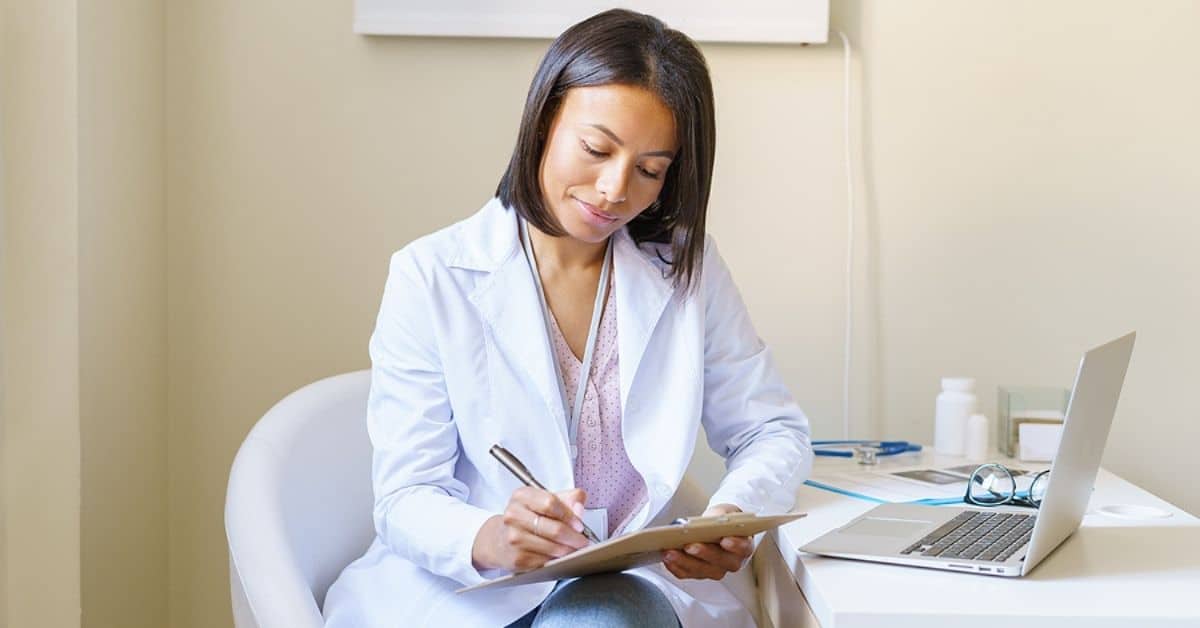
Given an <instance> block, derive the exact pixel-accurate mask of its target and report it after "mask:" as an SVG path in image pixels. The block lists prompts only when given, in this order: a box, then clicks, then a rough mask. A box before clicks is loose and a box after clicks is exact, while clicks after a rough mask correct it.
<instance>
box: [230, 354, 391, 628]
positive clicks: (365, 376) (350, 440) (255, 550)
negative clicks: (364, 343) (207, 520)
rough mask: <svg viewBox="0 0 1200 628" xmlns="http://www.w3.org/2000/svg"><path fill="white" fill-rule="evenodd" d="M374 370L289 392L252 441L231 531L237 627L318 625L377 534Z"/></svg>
mask: <svg viewBox="0 0 1200 628" xmlns="http://www.w3.org/2000/svg"><path fill="white" fill-rule="evenodd" d="M369 389H370V371H357V372H354V373H346V374H344V375H338V376H335V377H330V378H327V379H323V380H321V381H318V382H315V383H312V384H309V385H308V386H305V387H304V388H301V389H300V390H297V391H296V392H294V393H292V394H290V395H288V396H287V397H286V398H284V399H283V400H282V401H280V402H279V403H277V404H276V405H275V406H274V407H273V408H271V409H270V410H269V411H268V412H267V413H266V414H265V415H263V417H262V419H260V420H259V422H258V423H257V424H256V425H255V426H254V428H253V429H252V430H251V431H250V434H249V435H247V436H246V440H245V442H243V443H242V446H241V448H240V449H239V450H238V453H237V457H235V458H234V461H233V467H232V469H231V470H230V473H229V489H228V492H227V494H226V500H225V532H226V537H227V539H228V541H229V566H230V581H231V582H230V587H231V590H232V595H233V607H234V623H235V625H236V626H237V627H238V628H276V627H278V628H284V627H286V628H308V627H312V628H318V627H320V626H322V625H323V621H322V619H321V612H320V608H321V606H322V604H323V603H324V600H325V591H326V590H327V589H328V588H329V585H330V584H332V583H333V580H334V579H335V578H337V576H338V574H339V573H341V571H342V569H343V568H344V567H345V566H346V565H348V564H349V563H350V562H351V561H353V560H354V559H356V558H358V557H359V556H361V555H362V554H363V552H365V551H366V548H367V546H368V545H370V543H371V540H372V539H373V538H374V534H375V532H374V526H373V523H372V521H371V509H372V504H373V496H372V492H371V443H370V440H369V439H368V437H367V428H366V407H367V393H368V391H369Z"/></svg>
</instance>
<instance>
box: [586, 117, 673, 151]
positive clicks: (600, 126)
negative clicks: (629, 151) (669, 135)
mask: <svg viewBox="0 0 1200 628" xmlns="http://www.w3.org/2000/svg"><path fill="white" fill-rule="evenodd" d="M588 126H590V127H592V128H593V129H596V130H597V131H600V132H601V133H603V134H605V135H607V136H608V139H610V140H612V141H613V142H616V144H617V146H624V145H625V142H624V141H622V140H621V138H619V137H617V134H616V133H613V132H612V130H611V129H609V128H608V127H606V126H604V125H603V124H589V125H588ZM640 156H641V157H670V158H674V157H675V151H673V150H652V151H649V152H645V153H642V154H641V155H640Z"/></svg>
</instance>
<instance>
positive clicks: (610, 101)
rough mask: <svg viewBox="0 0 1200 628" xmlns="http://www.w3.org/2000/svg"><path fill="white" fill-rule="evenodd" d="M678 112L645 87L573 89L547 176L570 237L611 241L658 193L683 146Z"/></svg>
mask: <svg viewBox="0 0 1200 628" xmlns="http://www.w3.org/2000/svg"><path fill="white" fill-rule="evenodd" d="M677 148H678V147H677V146H676V144H675V121H674V117H673V116H672V115H671V111H670V110H669V109H667V107H666V105H664V104H663V103H662V101H660V100H659V99H658V97H657V96H655V95H654V94H652V93H650V92H648V91H646V90H645V89H642V88H640V87H630V86H627V85H600V86H594V87H576V88H574V89H571V90H569V91H568V92H567V95H566V97H565V98H564V99H563V102H562V103H561V105H560V106H559V108H558V111H557V112H556V114H555V116H554V120H553V121H552V122H551V124H550V134H549V137H548V138H547V142H546V148H545V152H544V154H543V155H542V164H541V172H540V177H539V178H540V181H541V187H542V197H543V199H544V200H545V203H546V207H547V209H549V210H550V212H552V213H553V214H554V216H555V217H556V218H558V222H559V224H561V225H562V226H563V228H564V229H566V231H567V236H568V237H571V238H574V239H576V240H580V241H582V242H588V243H599V242H603V241H604V240H605V239H606V238H608V237H609V236H610V235H612V234H613V232H615V231H616V230H617V229H620V228H621V227H622V226H623V225H625V223H627V222H629V221H630V220H633V219H634V218H635V217H636V216H637V215H638V214H640V213H641V212H642V211H644V210H645V209H646V208H647V207H649V206H650V204H651V203H653V202H654V200H655V199H656V198H658V193H659V192H660V191H662V186H663V180H664V179H665V177H666V174H667V167H668V166H670V165H671V159H672V158H673V157H674V155H675V151H676V150H677Z"/></svg>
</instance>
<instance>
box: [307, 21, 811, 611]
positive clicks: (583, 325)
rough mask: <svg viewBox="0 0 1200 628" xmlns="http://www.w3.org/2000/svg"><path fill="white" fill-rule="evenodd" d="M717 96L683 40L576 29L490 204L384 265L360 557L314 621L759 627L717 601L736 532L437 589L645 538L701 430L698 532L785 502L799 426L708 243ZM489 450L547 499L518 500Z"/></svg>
mask: <svg viewBox="0 0 1200 628" xmlns="http://www.w3.org/2000/svg"><path fill="white" fill-rule="evenodd" d="M712 101H713V99H712V87H711V83H710V80H709V76H708V71H707V67H706V65H705V62H704V58H703V56H702V55H701V53H700V51H699V50H698V49H697V47H696V46H695V44H694V43H693V42H692V41H691V40H689V39H688V38H687V37H685V36H684V35H682V34H681V33H679V32H677V31H674V30H670V29H667V28H666V27H665V26H664V25H663V24H662V23H661V22H660V21H658V20H657V19H655V18H652V17H649V16H645V15H640V14H636V13H631V12H628V11H622V10H614V11H608V12H605V13H602V14H599V15H596V16H594V17H592V18H589V19H587V20H585V21H583V22H581V23H579V24H577V25H575V26H574V27H572V28H570V29H569V30H567V31H566V32H565V33H563V34H562V35H561V36H560V37H559V38H558V39H557V40H556V41H555V42H554V43H553V44H552V45H551V47H550V50H549V52H547V54H546V57H545V59H543V61H542V64H541V66H540V67H539V69H538V72H537V75H536V76H535V77H534V79H533V84H532V86H531V88H530V91H529V97H528V100H527V101H526V105H525V112H524V116H523V119H522V122H521V129H520V133H519V136H518V140H517V145H516V147H515V149H514V150H513V155H512V159H511V161H510V162H509V165H508V169H507V171H506V172H505V174H504V176H503V178H502V179H501V181H500V185H499V189H498V191H497V198H495V199H492V201H491V202H489V203H488V204H487V205H486V206H485V207H484V208H483V209H482V210H481V211H479V212H478V213H477V214H475V215H474V216H473V217H471V218H469V219H467V220H465V221H463V222H461V223H458V224H456V225H453V226H451V227H449V228H447V229H445V230H442V231H440V232H438V233H435V234H433V235H430V236H427V237H424V238H421V239H419V240H417V241H415V242H413V243H411V244H410V245H408V246H407V247H405V248H404V249H403V250H401V251H399V252H398V253H396V254H395V255H394V256H393V258H392V262H391V267H390V273H389V277H388V282H387V286H386V288H385V291H384V297H383V303H382V306H381V309H380V313H379V319H378V322H377V327H376V330H375V333H374V335H373V336H372V338H371V345H370V348H371V358H372V362H373V368H372V383H371V393H370V399H369V402H368V419H367V420H368V427H369V432H370V436H371V440H372V443H373V445H374V448H375V449H374V451H375V454H374V465H373V481H374V487H375V510H374V518H375V528H376V532H377V538H376V540H375V542H374V543H373V544H372V546H371V547H370V549H369V550H368V551H367V553H366V555H365V556H363V557H362V558H360V559H359V560H358V561H356V562H355V563H353V564H351V565H350V566H349V567H347V568H346V570H345V571H344V572H343V573H342V574H341V576H340V577H339V579H338V580H337V582H336V583H335V584H334V585H333V587H332V588H331V589H330V591H329V593H328V596H327V599H326V604H325V613H326V618H327V622H328V624H327V625H329V626H336V627H339V628H340V627H346V626H355V627H366V626H399V625H405V626H408V625H430V626H508V625H515V626H527V625H535V626H552V625H568V624H570V625H576V626H577V625H581V624H582V625H639V626H646V625H666V626H677V625H680V624H682V625H684V626H742V625H750V624H752V620H751V616H750V614H749V613H748V612H747V610H746V608H745V607H744V606H743V604H742V603H741V602H739V600H738V598H737V597H736V596H735V595H734V594H733V593H732V591H731V589H730V587H729V586H727V585H731V584H732V583H733V581H734V580H735V579H737V578H738V577H744V576H743V575H742V574H744V570H742V567H743V566H744V565H745V564H746V562H747V559H748V558H749V557H750V555H751V554H752V552H753V542H752V540H751V539H748V538H741V537H737V538H735V537H729V538H725V539H722V540H721V541H720V542H719V543H712V544H692V545H689V546H688V547H686V548H681V549H680V550H679V551H675V550H672V551H668V552H665V553H664V560H663V563H662V564H661V565H654V566H653V567H649V568H642V569H637V570H632V571H630V572H626V573H623V574H617V575H608V576H589V577H584V578H580V579H576V580H572V581H569V582H565V583H559V584H557V585H556V584H555V583H552V582H548V583H542V584H531V585H525V586H521V587H515V588H511V589H500V590H492V589H484V590H481V591H476V592H471V593H465V594H455V593H454V591H455V590H456V589H458V588H461V587H462V586H464V585H472V584H476V583H479V582H482V581H484V580H486V579H488V578H490V577H495V576H499V575H502V574H505V573H510V572H512V571H523V570H527V569H530V568H534V567H537V566H540V565H541V564H543V563H545V562H546V561H548V560H551V559H552V558H555V557H558V556H562V555H564V554H566V553H568V552H571V551H574V550H575V549H578V548H580V547H583V546H585V545H586V544H587V543H588V540H587V539H586V538H585V537H584V536H583V534H581V530H582V529H583V522H584V521H586V522H587V525H588V526H589V527H590V528H591V529H597V528H599V532H600V533H601V534H602V535H603V533H604V532H605V531H608V530H610V531H611V532H612V535H616V534H620V533H623V532H627V531H633V530H637V529H640V528H643V527H646V526H648V525H652V524H656V523H660V522H662V521H663V519H664V518H665V517H667V516H669V515H670V514H672V509H671V507H672V506H673V505H677V504H672V497H673V496H674V495H675V493H676V489H678V488H679V485H680V481H681V478H682V476H683V473H684V470H685V469H686V467H687V465H688V462H689V460H690V459H691V457H692V453H693V448H694V445H695V440H696V435H697V434H698V429H699V427H700V425H701V424H703V426H704V428H705V431H706V433H707V435H708V442H709V445H710V446H711V447H712V448H713V450H714V451H716V452H717V453H719V454H721V455H722V456H723V457H724V458H725V459H726V461H727V469H728V471H727V473H726V475H725V476H724V478H723V479H722V481H721V483H720V486H719V488H718V489H717V491H716V493H715V494H714V495H712V496H711V499H710V500H709V505H708V507H707V509H706V510H705V511H704V514H718V513H727V512H736V511H739V510H740V511H749V512H757V513H764V514H766V513H778V512H784V511H787V510H788V509H790V508H791V506H792V503H793V500H794V495H795V491H796V489H797V487H798V485H799V483H800V482H801V481H802V480H803V478H804V477H805V476H806V474H807V472H808V470H809V468H810V465H811V447H810V445H809V440H808V422H807V420H806V419H805V417H804V415H803V414H802V413H801V412H800V410H799V409H798V408H797V407H796V405H795V403H794V402H793V401H792V399H791V397H790V395H789V394H788V392H787V391H786V389H785V388H784V386H783V384H782V382H781V381H780V378H779V376H778V374H777V373H776V371H775V369H774V367H773V366H772V365H771V360H770V356H769V353H768V351H767V349H766V347H764V346H763V344H762V342H761V341H760V340H759V339H758V337H757V336H756V335H755V333H754V330H753V328H752V326H751V323H750V320H749V317H748V315H747V312H746V309H745V306H744V305H743V303H742V300H741V297H740V296H739V294H738V292H737V290H736V288H735V287H734V285H733V282H732V280H731V278H730V275H729V271H728V270H727V269H726V267H725V265H724V263H723V262H722V260H721V258H720V257H719V255H718V254H717V252H716V247H715V245H714V244H713V243H712V242H711V239H707V238H706V236H705V233H704V222H705V212H706V208H707V203H708V195H709V184H710V178H711V173H712V164H713V145H714V122H713V118H714V116H713V104H712ZM494 444H502V445H503V446H504V447H506V448H507V449H509V450H511V451H512V452H513V453H514V454H516V455H517V456H518V457H519V458H521V459H522V461H523V462H524V463H525V465H526V466H527V467H528V468H529V470H530V471H531V472H532V473H533V475H535V476H536V477H537V478H538V479H540V480H541V482H542V483H543V484H544V485H546V486H547V487H549V488H550V489H551V490H554V491H556V493H553V494H552V493H549V492H546V491H542V490H538V489H532V488H526V487H523V486H522V485H521V484H520V483H519V482H518V481H517V480H516V479H515V478H514V477H513V476H512V475H511V474H510V473H509V472H508V471H507V470H505V469H504V468H503V467H502V466H501V465H500V464H499V463H498V462H497V461H496V460H495V459H493V458H492V457H491V456H490V455H489V454H488V451H489V449H490V448H491V446H492V445H494ZM691 514H695V513H691ZM734 572H741V573H738V574H737V575H730V576H729V577H728V578H726V577H725V576H726V575H727V574H732V573H734ZM589 622H591V623H589Z"/></svg>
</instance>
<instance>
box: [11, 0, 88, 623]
mask: <svg viewBox="0 0 1200 628" xmlns="http://www.w3.org/2000/svg"><path fill="white" fill-rule="evenodd" d="M0 12H2V14H3V18H0V23H2V24H3V30H2V31H0V155H3V158H4V162H3V167H4V173H3V181H4V188H3V194H4V198H3V201H2V202H0V205H2V206H3V210H4V214H3V220H4V227H3V229H0V232H2V233H3V237H4V240H3V241H2V242H0V256H2V257H3V259H2V260H0V269H2V270H3V272H4V276H3V279H2V280H0V286H2V287H3V290H4V296H3V299H0V300H2V301H3V306H4V308H5V309H4V312H3V315H0V323H3V330H2V335H0V343H2V344H3V347H4V348H3V351H0V358H2V359H3V363H2V364H0V370H2V377H3V381H4V383H3V388H4V397H3V404H4V405H3V408H2V411H0V421H2V425H0V428H2V430H3V434H2V439H3V440H2V446H3V448H4V455H3V459H4V468H3V485H4V486H3V491H4V494H5V502H6V503H5V505H6V509H5V519H6V520H5V525H4V528H5V529H4V532H5V539H4V544H5V554H6V555H5V562H4V565H3V568H4V572H5V584H6V590H7V591H6V593H7V595H6V598H7V599H6V602H7V609H6V614H5V617H4V618H3V623H4V625H5V626H12V627H13V628H16V627H18V626H53V627H55V628H57V627H59V626H78V625H79V612H80V591H79V530H80V522H79V494H80V493H79V486H80V469H79V448H80V443H79V311H78V306H79V301H78V294H79V292H78V287H79V273H78V267H77V262H78V250H79V249H78V237H77V236H78V224H79V222H78V221H79V215H78V187H77V185H76V183H75V182H76V172H77V170H76V160H77V157H78V145H77V143H76V138H77V133H78V126H77V120H78V118H77V107H76V96H77V83H76V76H77V65H76V50H77V48H76V30H75V27H76V22H75V3H74V2H69V1H63V0H59V1H48V0H38V1H29V2H4V3H3V4H0Z"/></svg>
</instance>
